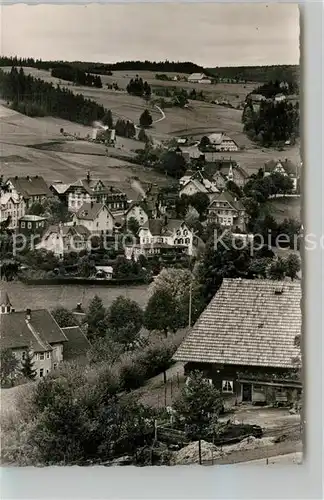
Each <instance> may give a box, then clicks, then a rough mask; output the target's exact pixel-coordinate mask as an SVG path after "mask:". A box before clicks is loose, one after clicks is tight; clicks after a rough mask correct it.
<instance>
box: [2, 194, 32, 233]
mask: <svg viewBox="0 0 324 500" xmlns="http://www.w3.org/2000/svg"><path fill="white" fill-rule="evenodd" d="M25 213H26V202H25V200H24V198H23V197H22V196H21V195H19V194H17V193H7V192H6V193H2V194H1V197H0V222H4V221H8V228H9V229H16V228H17V227H18V225H19V219H20V217H23V216H24V215H25Z"/></svg>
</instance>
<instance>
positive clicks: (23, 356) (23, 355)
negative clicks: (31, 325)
mask: <svg viewBox="0 0 324 500" xmlns="http://www.w3.org/2000/svg"><path fill="white" fill-rule="evenodd" d="M21 358H22V359H25V358H26V351H23V352H22V355H21Z"/></svg>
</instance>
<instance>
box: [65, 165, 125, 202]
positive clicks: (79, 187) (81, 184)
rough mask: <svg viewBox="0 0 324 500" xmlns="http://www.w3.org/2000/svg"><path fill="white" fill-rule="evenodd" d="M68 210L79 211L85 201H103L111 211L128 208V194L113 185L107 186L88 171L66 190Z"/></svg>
mask: <svg viewBox="0 0 324 500" xmlns="http://www.w3.org/2000/svg"><path fill="white" fill-rule="evenodd" d="M66 196H67V203H68V210H69V211H71V212H77V211H78V210H79V209H80V208H81V207H82V205H83V204H84V203H91V202H93V203H103V204H105V205H106V206H107V208H108V209H109V210H110V211H111V212H118V211H125V210H126V209H127V196H126V194H125V193H123V192H122V191H120V190H119V189H117V188H114V187H113V186H110V187H108V186H106V185H105V184H104V183H103V182H102V181H101V180H100V179H93V178H92V177H91V175H90V173H89V172H88V174H87V177H86V178H85V179H79V180H78V181H77V182H75V183H73V184H71V185H70V186H69V188H68V189H67V190H66Z"/></svg>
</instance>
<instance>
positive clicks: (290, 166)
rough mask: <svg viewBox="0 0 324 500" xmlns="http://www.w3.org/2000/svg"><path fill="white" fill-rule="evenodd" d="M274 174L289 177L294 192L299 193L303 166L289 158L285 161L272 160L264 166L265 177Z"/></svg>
mask: <svg viewBox="0 0 324 500" xmlns="http://www.w3.org/2000/svg"><path fill="white" fill-rule="evenodd" d="M274 172H277V173H279V174H282V175H285V176H288V177H289V178H290V179H291V180H292V182H293V189H294V191H295V192H296V191H298V186H299V183H300V176H301V165H298V164H295V163H293V162H292V161H291V160H288V159H287V158H286V159H285V160H277V161H276V160H271V161H269V162H267V163H265V164H264V167H263V173H264V176H268V175H270V174H272V173H274Z"/></svg>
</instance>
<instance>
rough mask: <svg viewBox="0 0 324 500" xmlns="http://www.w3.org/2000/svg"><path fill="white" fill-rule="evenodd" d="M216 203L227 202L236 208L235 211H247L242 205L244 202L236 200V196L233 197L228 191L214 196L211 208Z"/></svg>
mask: <svg viewBox="0 0 324 500" xmlns="http://www.w3.org/2000/svg"><path fill="white" fill-rule="evenodd" d="M215 201H220V202H222V201H223V202H224V201H226V202H227V203H229V204H230V205H231V206H232V207H233V208H235V210H241V211H243V210H245V208H244V205H243V204H242V202H241V201H240V200H238V199H237V200H235V198H234V196H232V194H231V193H229V192H228V191H223V192H222V193H217V194H215V195H214V196H213V198H212V200H211V202H210V205H209V206H211V205H212V204H213V203H214V202H215Z"/></svg>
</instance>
